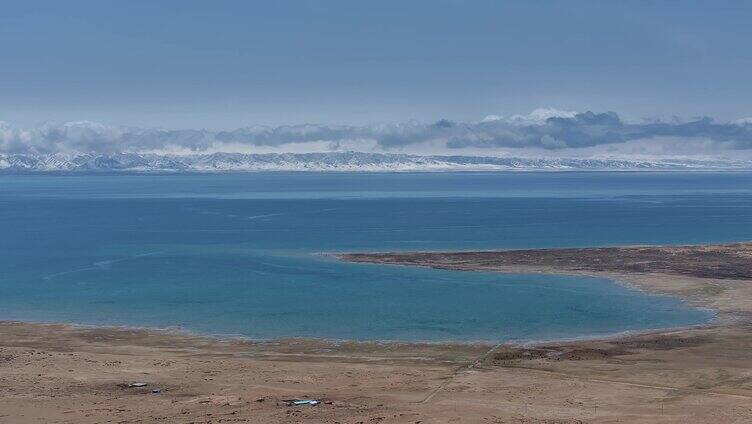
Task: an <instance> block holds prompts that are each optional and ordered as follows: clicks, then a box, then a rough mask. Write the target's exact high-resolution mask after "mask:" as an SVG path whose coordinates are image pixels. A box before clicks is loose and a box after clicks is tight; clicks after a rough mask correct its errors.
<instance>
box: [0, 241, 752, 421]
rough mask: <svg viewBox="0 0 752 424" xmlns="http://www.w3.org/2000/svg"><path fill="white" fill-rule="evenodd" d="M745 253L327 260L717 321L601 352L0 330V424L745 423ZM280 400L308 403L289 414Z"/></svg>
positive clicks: (748, 384) (574, 347)
mask: <svg viewBox="0 0 752 424" xmlns="http://www.w3.org/2000/svg"><path fill="white" fill-rule="evenodd" d="M750 251H752V247H751V245H750V244H733V245H717V246H675V247H629V248H608V249H561V250H529V251H506V252H456V253H451V252H448V253H399V254H394V253H391V254H352V255H340V258H341V259H343V260H350V261H357V262H374V263H391V264H403V265H418V266H432V267H437V268H447V269H462V270H485V271H489V270H491V271H502V272H520V271H525V272H556V273H582V274H588V275H596V276H607V277H610V278H614V279H617V280H619V281H622V282H625V283H626V284H630V285H632V286H634V287H636V288H639V289H641V290H646V291H649V292H652V293H661V294H670V295H674V296H679V297H682V298H684V299H687V300H688V301H689V302H691V303H692V304H693V305H694V306H698V307H708V308H712V309H714V310H715V311H716V313H717V316H716V319H715V320H714V322H713V323H711V324H709V325H707V326H703V327H697V328H689V329H674V330H657V331H654V332H647V333H644V334H639V335H620V336H614V337H611V338H607V339H602V340H585V341H565V342H543V343H535V344H527V345H524V346H519V345H499V346H492V345H485V344H409V343H351V342H341V343H335V342H327V341H317V340H275V341H268V342H253V341H245V340H226V339H225V340H223V339H215V338H209V337H200V336H194V335H188V334H179V333H172V332H168V331H159V330H141V329H125V328H93V327H92V328H87V327H74V326H66V325H61V324H31V323H17V322H2V323H0V422H2V423H27V422H29V423H35V422H38V423H52V422H54V423H105V422H112V423H138V422H141V423H151V422H165V423H220V422H223V423H232V422H249V423H277V422H279V423H298V422H299V423H307V422H310V423H379V422H384V423H453V422H454V423H466V422H471V423H578V422H587V423H590V422H593V423H613V422H637V423H686V422H697V423H709V422H713V423H716V422H717V423H746V422H751V421H752V276H750V269H751V268H750V266H749V263H750V260H749V259H750ZM703 261H704V262H703ZM132 383H146V385H145V386H143V387H128V386H129V384H132ZM289 399H316V400H319V401H321V403H319V404H318V405H315V406H309V405H303V406H290V405H289V404H288V402H286V401H287V400H289Z"/></svg>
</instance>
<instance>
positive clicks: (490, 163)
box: [0, 152, 752, 174]
mask: <svg viewBox="0 0 752 424" xmlns="http://www.w3.org/2000/svg"><path fill="white" fill-rule="evenodd" d="M651 169H652V170H703V169H705V170H712V169H719V170H720V169H752V161H723V160H696V159H660V160H658V159H656V160H631V159H579V158H576V159H566V158H514V157H483V156H421V155H408V154H391V153H362V152H327V153H266V154H244V153H213V154H193V155H162V154H151V153H149V154H144V153H116V154H86V153H81V154H59V153H58V154H47V155H31V154H0V173H6V174H7V173H39V172H223V171H224V172H231V171H233V172H243V171H247V172H253V171H322V172H324V171H350V172H353V171H363V172H407V171H505V170H651Z"/></svg>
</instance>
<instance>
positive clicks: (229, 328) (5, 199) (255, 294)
mask: <svg viewBox="0 0 752 424" xmlns="http://www.w3.org/2000/svg"><path fill="white" fill-rule="evenodd" d="M749 239H752V174H750V173H614V172H603V173H487V174H486V173H446V174H347V173H338V174H326V173H314V174H305V173H303V174H286V173H257V174H217V175H196V174H192V175H109V176H108V175H87V176H80V175H79V176H60V175H26V176H22V175H16V176H11V175H5V176H0V319H20V320H32V321H58V322H71V323H82V324H123V325H136V326H153V327H180V328H184V329H188V330H192V331H198V332H202V333H211V334H235V335H244V336H249V337H253V338H275V337H285V336H307V337H326V338H337V339H359V340H431V341H438V340H499V341H500V340H536V339H550V338H563V337H580V336H595V335H602V334H608V333H614V332H619V331H625V330H639V329H647V328H658V327H667V326H680V325H689V324H696V323H702V322H705V321H706V320H707V319H708V318H709V316H710V315H709V313H708V312H706V311H699V310H694V309H690V308H687V307H684V306H683V305H682V304H681V302H679V301H678V300H677V299H673V298H669V297H662V296H650V295H646V294H644V293H639V292H636V291H633V290H629V289H626V288H624V287H621V286H619V285H617V284H614V283H613V282H610V281H607V280H600V279H593V278H584V277H572V276H553V275H552V276H547V275H519V274H495V273H473V272H456V271H440V270H430V269H420V268H408V267H395V266H379V265H357V264H348V263H341V262H338V261H335V260H332V259H329V258H327V257H325V256H321V255H318V253H320V252H336V251H379V250H436V249H492V248H527V247H566V246H602V245H623V244H635V243H645V244H678V243H708V242H727V241H737V240H749Z"/></svg>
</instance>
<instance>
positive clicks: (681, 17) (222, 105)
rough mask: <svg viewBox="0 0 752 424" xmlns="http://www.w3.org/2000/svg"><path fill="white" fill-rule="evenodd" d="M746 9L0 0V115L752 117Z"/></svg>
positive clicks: (749, 12) (223, 123)
mask: <svg viewBox="0 0 752 424" xmlns="http://www.w3.org/2000/svg"><path fill="white" fill-rule="evenodd" d="M751 21H752V2H742V1H738V2H736V1H714V2H689V1H686V2H673V1H660V2H659V1H655V2H640V1H629V2H602V1H592V2H590V1H567V2H563V1H562V2H558V1H545V2H543V1H540V2H539V1H524V2H523V1H519V2H500V1H499V2H496V1H494V2H491V1H447V0H443V1H442V0H434V1H378V2H362V1H322V0H318V1H296V2H291V1H266V2H260V1H256V2H253V1H186V0H182V1H158V2H157V1H140V2H137V1H127V2H126V1H65V2H62V1H29V0H26V1H23V2H21V1H4V2H3V4H2V13H0V61H1V62H0V120H2V121H6V122H9V123H12V124H13V125H17V126H27V127H28V126H34V125H39V124H40V123H43V122H48V121H54V122H66V121H77V120H90V121H96V122H101V123H104V124H109V125H129V126H139V127H164V128H171V129H173V128H208V129H214V130H222V129H228V130H229V129H234V128H239V127H244V126H250V125H256V124H266V125H283V124H299V123H311V122H312V123H322V124H348V125H363V124H369V123H373V122H384V121H389V122H405V121H408V120H411V119H415V120H419V121H422V122H434V121H436V120H438V119H441V118H447V119H451V120H459V121H473V120H480V119H482V118H483V117H484V116H486V115H491V114H494V115H504V116H509V115H513V114H516V113H527V112H529V111H531V110H533V109H535V108H538V107H553V108H559V109H564V110H574V111H587V110H593V111H597V112H605V111H616V112H618V113H619V115H620V117H622V118H623V119H628V120H640V119H644V118H655V117H661V118H666V117H671V116H680V117H684V118H691V117H694V116H712V117H715V118H716V119H720V120H735V119H738V118H744V117H749V116H752V78H750V77H749V74H750V69H752V48H750V45H749V43H750V40H752V25H750V24H749V22H751Z"/></svg>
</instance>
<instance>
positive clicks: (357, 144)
mask: <svg viewBox="0 0 752 424" xmlns="http://www.w3.org/2000/svg"><path fill="white" fill-rule="evenodd" d="M665 139H670V140H672V141H671V142H670V143H668V144H666V143H665V142H664V149H665V148H668V149H675V150H676V151H677V153H683V152H684V150H683V149H682V147H683V146H685V145H694V146H697V145H701V146H702V147H703V152H705V153H708V152H711V153H712V152H717V153H721V152H729V151H742V150H744V151H746V150H752V120H751V119H745V120H739V121H736V122H716V121H714V120H713V119H711V118H699V119H693V120H687V121H679V120H672V121H652V122H640V123H633V122H625V121H624V120H622V119H621V118H620V117H619V116H618V115H617V114H616V113H614V112H606V113H594V112H584V113H574V112H564V111H556V110H549V109H541V110H536V111H534V112H533V113H532V114H530V115H524V116H520V115H516V116H512V117H509V118H502V117H498V116H489V117H488V118H486V119H484V120H482V121H480V122H454V121H449V120H440V121H437V122H434V123H430V124H423V123H416V122H408V123H400V124H378V125H366V126H344V125H290V126H278V127H266V126H257V127H248V128H240V129H236V130H234V131H208V130H194V129H186V130H162V129H141V128H127V127H114V126H108V125H103V124H99V123H93V122H88V121H82V122H69V123H65V124H45V125H42V126H39V127H36V128H29V129H23V128H15V127H13V126H12V125H10V124H8V123H4V122H0V153H3V154H55V153H96V154H112V153H122V152H185V153H204V152H213V151H225V150H235V151H247V152H256V151H269V150H270V149H272V150H276V151H286V150H287V149H288V148H289V147H291V146H296V147H295V149H297V150H298V151H301V150H302V151H306V150H307V149H310V150H312V151H342V150H356V151H358V150H362V151H384V152H400V151H404V150H405V149H411V150H412V151H420V149H421V147H422V146H433V147H434V148H435V147H436V146H440V147H441V148H442V149H444V150H445V151H447V152H450V153H451V152H452V151H461V150H466V149H474V150H476V151H486V150H488V151H492V150H494V149H506V150H510V151H515V150H518V149H533V150H538V151H543V152H549V153H550V154H556V152H557V151H563V150H566V151H578V150H582V151H585V150H587V149H593V148H603V147H605V148H609V146H619V145H625V144H628V143H634V142H639V143H642V145H643V147H644V146H645V145H650V143H651V140H665ZM665 145H667V146H668V147H665ZM307 146H308V147H307Z"/></svg>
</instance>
